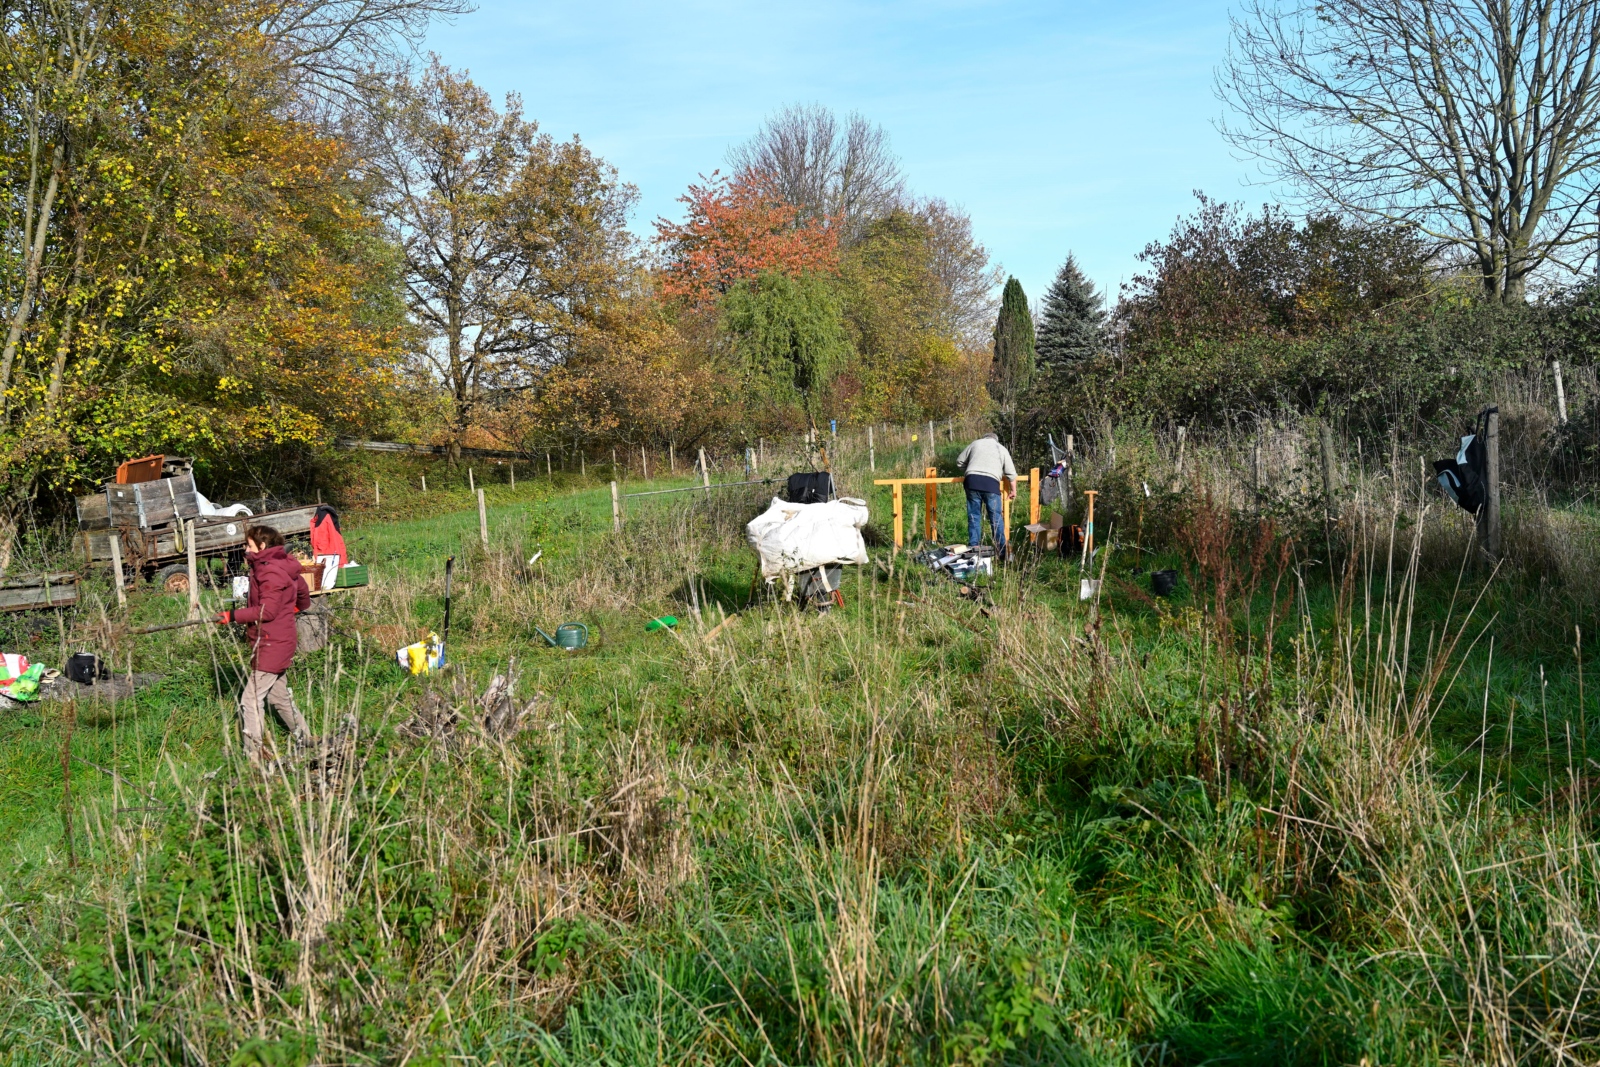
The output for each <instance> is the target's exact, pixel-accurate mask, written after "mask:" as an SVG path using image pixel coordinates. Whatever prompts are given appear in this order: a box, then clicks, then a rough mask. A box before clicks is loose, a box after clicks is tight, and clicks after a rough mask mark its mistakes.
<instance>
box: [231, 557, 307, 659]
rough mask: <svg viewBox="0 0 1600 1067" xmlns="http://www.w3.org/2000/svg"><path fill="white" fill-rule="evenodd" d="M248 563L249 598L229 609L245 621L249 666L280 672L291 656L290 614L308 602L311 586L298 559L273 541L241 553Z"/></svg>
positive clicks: (238, 620) (234, 619)
mask: <svg viewBox="0 0 1600 1067" xmlns="http://www.w3.org/2000/svg"><path fill="white" fill-rule="evenodd" d="M245 559H246V560H247V561H248V562H249V564H250V599H249V600H248V601H247V606H246V607H242V608H239V609H238V610H236V611H235V612H234V613H233V621H234V622H243V623H249V625H248V626H247V627H246V628H245V638H246V639H247V640H249V642H250V647H251V648H252V649H253V650H254V652H255V655H254V659H253V660H252V662H251V666H252V667H253V668H254V669H256V670H258V671H269V672H271V673H272V674H282V673H283V672H284V671H286V670H288V669H289V664H290V663H291V662H292V661H293V660H294V647H295V639H294V617H295V614H296V613H297V612H301V611H304V610H305V609H306V608H309V607H310V606H311V590H310V589H308V588H307V587H306V582H305V579H304V578H302V577H301V576H300V561H299V560H297V559H295V558H294V557H293V556H291V555H289V553H288V552H286V551H284V549H283V546H281V545H274V546H272V547H271V548H266V549H262V550H261V551H260V552H254V553H251V554H250V555H247V556H245Z"/></svg>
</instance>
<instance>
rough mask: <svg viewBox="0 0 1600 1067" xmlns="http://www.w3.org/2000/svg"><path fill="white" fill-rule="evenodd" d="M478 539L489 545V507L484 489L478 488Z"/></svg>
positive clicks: (485, 545)
mask: <svg viewBox="0 0 1600 1067" xmlns="http://www.w3.org/2000/svg"><path fill="white" fill-rule="evenodd" d="M478 540H479V541H481V542H483V547H484V548H488V547H489V508H488V505H486V504H485V503H484V502H483V490H482V489H479V490H478Z"/></svg>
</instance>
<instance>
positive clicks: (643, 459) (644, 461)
mask: <svg viewBox="0 0 1600 1067" xmlns="http://www.w3.org/2000/svg"><path fill="white" fill-rule="evenodd" d="M639 470H640V471H641V472H643V474H644V480H645V481H647V482H648V481H649V480H650V453H648V452H646V451H645V450H644V445H640V446H639Z"/></svg>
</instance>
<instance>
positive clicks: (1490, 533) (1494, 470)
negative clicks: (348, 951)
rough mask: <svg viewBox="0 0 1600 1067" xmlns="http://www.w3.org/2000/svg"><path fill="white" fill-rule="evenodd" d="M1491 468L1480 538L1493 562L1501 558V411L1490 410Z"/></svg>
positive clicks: (1488, 444) (1486, 443) (1485, 443)
mask: <svg viewBox="0 0 1600 1067" xmlns="http://www.w3.org/2000/svg"><path fill="white" fill-rule="evenodd" d="M1483 446H1484V453H1485V456H1484V458H1485V460H1486V462H1487V464H1488V467H1489V492H1488V494H1487V497H1486V499H1485V500H1484V503H1483V510H1482V512H1481V513H1480V514H1479V517H1478V522H1479V524H1480V525H1479V530H1478V534H1479V538H1480V541H1481V543H1482V545H1483V548H1484V551H1485V552H1486V553H1487V554H1488V557H1489V560H1490V561H1491V562H1493V561H1495V560H1498V559H1499V558H1500V409H1499V408H1498V407H1492V408H1490V409H1489V432H1488V433H1486V434H1485V435H1484V441H1483Z"/></svg>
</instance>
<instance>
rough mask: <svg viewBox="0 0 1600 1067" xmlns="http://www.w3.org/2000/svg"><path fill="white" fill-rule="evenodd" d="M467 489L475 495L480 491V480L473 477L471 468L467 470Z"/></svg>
mask: <svg viewBox="0 0 1600 1067" xmlns="http://www.w3.org/2000/svg"><path fill="white" fill-rule="evenodd" d="M467 489H468V490H469V491H470V492H474V493H476V492H477V491H478V479H477V478H476V477H475V476H474V475H473V473H472V468H471V467H468V468H467Z"/></svg>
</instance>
